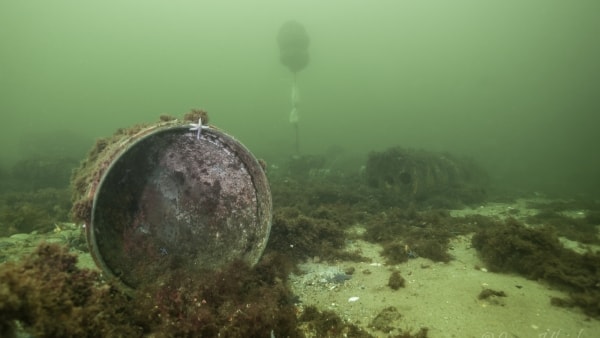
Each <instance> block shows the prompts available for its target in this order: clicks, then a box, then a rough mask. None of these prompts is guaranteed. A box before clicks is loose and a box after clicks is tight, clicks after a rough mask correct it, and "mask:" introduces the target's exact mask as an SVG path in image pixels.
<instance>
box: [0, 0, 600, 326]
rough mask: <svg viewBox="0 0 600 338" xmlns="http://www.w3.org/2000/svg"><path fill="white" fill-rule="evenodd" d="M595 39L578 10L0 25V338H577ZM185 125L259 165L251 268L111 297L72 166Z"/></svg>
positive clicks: (209, 5)
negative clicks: (199, 127)
mask: <svg viewBox="0 0 600 338" xmlns="http://www.w3.org/2000/svg"><path fill="white" fill-rule="evenodd" d="M290 22H292V23H293V25H292V26H293V27H292V31H291V33H289V32H290V31H288V33H289V34H292V35H293V34H299V35H300V36H299V35H295V36H291V37H290V39H292V40H293V39H300V42H298V41H299V40H296V41H295V43H298V45H293V43H292V45H287V47H286V46H284V45H283V44H282V42H281V41H282V40H281V36H282V34H283V33H282V32H283V31H284V29H283V27H285V26H284V25H285V24H286V23H290ZM295 24H298V25H299V26H294V25H295ZM294 27H295V28H296V29H300V33H298V31H294ZM298 27H300V28H298ZM303 29H304V30H303ZM598 33H600V2H598V1H592V0H589V1H588V0H578V1H569V2H567V1H558V0H549V1H541V0H532V1H516V0H509V1H490V2H481V1H469V0H457V1H441V0H432V1H418V2H417V1H368V2H367V1H356V0H353V1H341V0H334V1H312V0H310V1H266V0H262V1H170V2H165V1H155V0H152V1H143V2H140V1H113V0H110V1H102V2H82V1H66V0H58V1H51V2H48V1H13V0H8V1H2V2H0V41H1V42H2V43H1V44H2V52H1V53H0V112H1V117H2V123H0V336H19V335H24V336H36V337H37V336H64V337H67V336H73V337H76V336H82V335H88V336H99V337H102V336H152V337H162V336H165V337H169V336H207V337H210V336H217V335H221V336H229V337H248V336H257V337H268V336H270V337H275V336H276V337H286V336H289V337H324V336H329V337H338V336H339V337H342V336H348V337H370V336H374V337H426V336H432V337H447V336H473V337H479V336H482V337H483V336H485V337H501V336H502V337H504V336H507V337H509V336H511V335H512V336H539V335H542V334H546V335H547V336H558V335H561V334H570V335H571V336H577V337H587V336H589V337H592V336H593V332H597V330H598V329H600V321H598V318H600V272H599V270H600V269H598V267H599V266H600V254H599V250H600V247H599V245H600V237H599V235H598V230H599V226H600V202H599V201H600V193H599V192H600V175H599V173H600V156H598V144H600V133H598V127H599V126H600V95H599V93H600V62H598V60H600V41H599V40H598ZM302 34H306V36H305V37H306V40H303V39H304V35H302ZM298 46H300V47H298ZM285 48H288V49H287V50H285ZM290 48H291V49H290ZM293 48H299V49H293ZM284 53H291V54H292V55H291V56H290V54H287V55H284ZM295 53H296V54H295ZM295 57H298V58H295ZM206 112H208V115H209V116H210V124H211V125H214V126H216V127H218V128H220V129H222V130H224V131H226V132H227V133H229V134H230V135H232V136H234V137H235V138H236V139H238V140H239V141H240V142H242V143H243V144H244V145H245V146H246V147H247V148H248V149H250V151H251V152H252V153H253V154H254V155H255V156H256V157H257V158H260V159H261V160H264V162H262V161H261V164H263V165H264V168H265V169H266V173H267V176H268V178H269V182H270V186H271V192H272V196H273V222H272V228H271V234H270V238H269V242H268V244H267V247H266V249H265V252H264V255H263V258H262V259H261V260H260V262H259V263H258V264H257V265H256V266H253V267H252V266H248V265H247V264H246V263H244V262H234V263H232V265H231V266H226V267H223V269H221V270H219V271H216V272H215V273H214V274H207V275H201V276H195V275H192V276H190V275H187V274H186V273H185V271H182V270H181V269H179V270H178V269H177V268H174V269H173V271H172V272H169V273H166V274H165V276H163V278H162V279H160V280H159V281H158V282H157V283H156V284H154V285H148V286H145V287H142V288H140V289H139V290H136V295H133V296H132V295H131V294H129V293H124V292H122V290H121V289H120V287H119V286H118V284H119V283H118V282H117V281H111V280H105V279H104V278H103V276H102V273H101V271H99V270H98V269H97V268H96V267H95V264H94V262H93V261H92V259H91V257H90V254H89V249H88V245H87V243H86V238H85V234H84V232H83V231H82V224H83V223H85V222H83V221H82V220H85V219H86V217H85V215H86V212H87V213H89V205H88V206H87V208H88V209H85V208H86V206H84V207H81V205H80V204H78V203H77V198H78V197H77V194H78V193H77V190H78V189H79V190H81V189H83V188H85V187H83V186H82V184H83V183H81V184H79V186H78V182H83V181H82V180H81V179H80V178H81V177H80V176H78V175H80V174H81V171H82V170H81V168H82V167H83V166H82V165H81V163H82V161H84V160H86V159H87V160H89V159H90V157H94V156H95V154H98V153H100V152H101V151H102V149H104V147H105V146H106V144H109V143H110V142H118V140H119V139H118V138H119V137H120V136H123V135H133V134H135V133H136V132H137V131H139V130H140V128H142V127H140V126H145V125H149V124H152V123H156V122H157V121H170V120H171V119H172V118H173V117H174V118H177V119H181V117H183V116H184V114H186V113H187V114H188V115H187V116H188V117H189V116H193V117H194V119H191V118H187V117H186V118H184V120H182V123H186V124H187V123H196V122H198V121H197V117H198V116H200V115H198V114H200V113H202V114H206ZM202 116H205V115H202ZM200 124H201V123H200ZM127 128H129V129H127ZM111 135H113V136H111ZM198 135H200V134H198ZM80 166H81V167H80ZM77 168H79V171H77ZM74 170H75V172H74ZM86 187H87V186H86ZM83 191H85V189H83ZM79 193H81V191H80V192H79ZM88 202H89V201H88ZM40 243H43V244H40ZM163 254H164V255H165V256H166V255H167V253H166V251H165V252H164V253H163ZM157 257H158V259H163V258H161V257H160V254H159V255H158V256H157ZM169 258H172V257H169ZM90 318H94V320H91V319H90ZM498 321H500V322H501V323H502V324H497V323H498ZM506 323H509V324H506Z"/></svg>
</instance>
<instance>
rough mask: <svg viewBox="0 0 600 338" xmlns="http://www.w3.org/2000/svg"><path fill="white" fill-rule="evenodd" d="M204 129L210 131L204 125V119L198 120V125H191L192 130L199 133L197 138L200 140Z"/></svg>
mask: <svg viewBox="0 0 600 338" xmlns="http://www.w3.org/2000/svg"><path fill="white" fill-rule="evenodd" d="M202 129H208V125H204V124H202V118H199V119H198V124H196V123H190V130H191V131H196V132H197V133H196V138H197V139H198V140H199V139H200V134H202Z"/></svg>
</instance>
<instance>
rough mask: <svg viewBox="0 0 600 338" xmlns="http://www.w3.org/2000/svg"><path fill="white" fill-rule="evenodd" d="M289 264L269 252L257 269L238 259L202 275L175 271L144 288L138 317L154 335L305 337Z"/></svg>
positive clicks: (136, 301) (139, 295)
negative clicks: (299, 326)
mask: <svg viewBox="0 0 600 338" xmlns="http://www.w3.org/2000/svg"><path fill="white" fill-rule="evenodd" d="M288 267H289V265H287V263H286V260H285V259H283V258H282V257H281V256H278V255H267V256H266V257H264V258H263V260H261V262H259V263H258V265H257V266H256V267H254V268H252V267H250V266H249V265H248V264H247V263H245V262H243V261H236V262H233V263H232V264H230V265H228V266H227V267H225V268H223V269H221V270H219V271H215V272H214V273H208V274H205V275H201V276H190V274H189V272H185V271H179V272H174V273H172V274H170V275H169V276H168V277H166V278H164V279H163V280H162V281H159V282H158V283H156V284H151V285H148V286H145V287H143V288H142V289H141V290H140V291H139V292H138V294H137V296H136V297H135V300H134V303H135V306H134V307H135V308H137V309H142V310H140V311H137V313H136V317H137V320H138V321H143V322H144V323H146V324H147V328H146V329H147V330H148V331H149V332H154V333H155V335H154V337H163V336H164V337H172V336H175V337H217V336H220V337H269V336H271V335H275V336H277V337H280V336H281V337H301V335H300V333H299V331H298V330H297V329H296V326H297V319H296V307H295V305H294V304H293V300H294V299H295V298H294V296H293V295H292V293H291V291H290V289H289V288H288V287H287V284H286V280H287V275H288V274H289V269H288Z"/></svg>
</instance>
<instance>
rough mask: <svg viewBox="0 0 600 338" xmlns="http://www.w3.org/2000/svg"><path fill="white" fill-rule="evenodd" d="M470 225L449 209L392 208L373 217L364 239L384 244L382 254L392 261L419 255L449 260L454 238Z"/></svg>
mask: <svg viewBox="0 0 600 338" xmlns="http://www.w3.org/2000/svg"><path fill="white" fill-rule="evenodd" d="M467 228H470V226H469V225H465V224H458V221H457V220H455V219H453V218H452V217H451V216H450V214H449V213H448V212H447V211H445V210H433V211H422V212H419V211H417V210H416V209H415V208H414V207H410V208H407V209H400V208H390V209H389V210H387V211H385V212H381V213H379V214H378V215H375V216H374V217H372V218H371V220H370V221H369V223H368V226H367V231H366V232H365V234H364V238H365V239H366V240H367V241H371V242H376V243H381V244H382V246H383V251H382V255H383V256H385V257H386V260H387V263H388V264H399V263H402V262H405V261H407V260H408V259H409V258H416V257H425V258H429V259H431V260H433V261H435V262H449V261H450V260H451V259H452V256H450V254H449V253H448V249H449V243H450V238H451V237H453V236H455V235H456V234H459V233H463V232H464V231H465V230H466V229H467Z"/></svg>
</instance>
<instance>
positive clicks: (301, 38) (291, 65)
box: [277, 20, 310, 153]
mask: <svg viewBox="0 0 600 338" xmlns="http://www.w3.org/2000/svg"><path fill="white" fill-rule="evenodd" d="M277 44H278V45H279V59H280V61H281V63H282V64H283V65H284V66H286V67H287V68H288V69H289V70H290V72H292V74H293V82H292V95H291V98H292V111H291V112H290V117H289V121H290V123H291V124H292V125H293V126H294V131H295V132H296V153H299V152H300V134H299V130H298V121H299V120H300V115H299V112H298V109H299V108H298V106H299V105H300V94H299V91H298V85H297V73H298V72H299V71H301V70H303V69H304V68H306V66H307V65H308V62H309V60H310V57H309V54H308V46H309V44H310V38H309V37H308V34H307V33H306V29H305V28H304V26H303V25H302V24H301V23H299V22H298V21H294V20H290V21H287V22H285V23H284V24H283V25H282V26H281V28H280V29H279V34H277Z"/></svg>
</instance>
